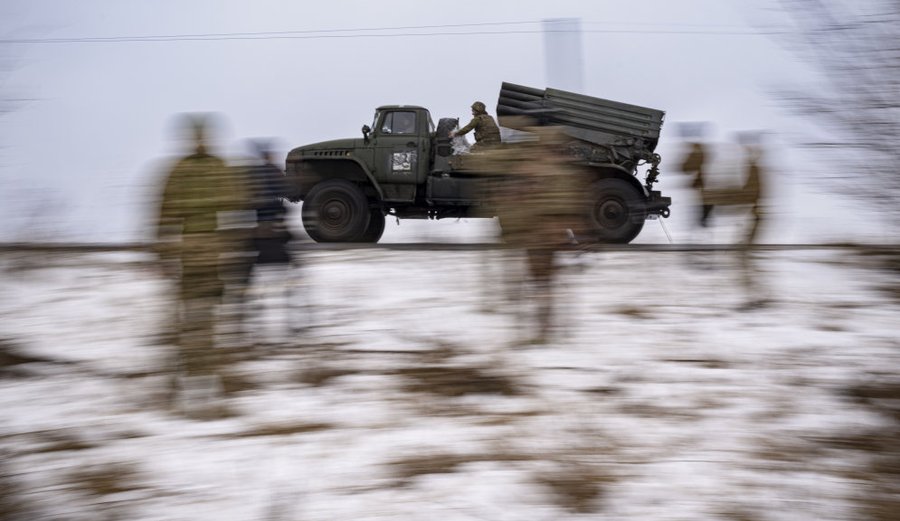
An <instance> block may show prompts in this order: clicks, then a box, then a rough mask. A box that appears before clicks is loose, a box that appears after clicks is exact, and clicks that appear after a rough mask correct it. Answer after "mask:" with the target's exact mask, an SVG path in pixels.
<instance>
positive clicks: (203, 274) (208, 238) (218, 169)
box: [157, 121, 246, 375]
mask: <svg viewBox="0 0 900 521" xmlns="http://www.w3.org/2000/svg"><path fill="white" fill-rule="evenodd" d="M193 125H194V129H193V130H194V132H195V136H194V137H195V147H196V148H195V152H194V153H193V154H191V155H189V156H187V157H185V158H182V159H181V160H179V161H178V162H176V164H175V165H174V166H173V167H172V169H171V170H170V172H169V173H168V175H167V177H166V181H165V188H164V190H163V193H162V198H161V201H160V207H159V221H158V228H157V238H158V240H159V243H158V244H159V249H158V252H159V254H160V258H161V260H162V261H163V263H164V266H169V267H171V266H173V265H177V267H178V268H179V269H177V270H172V269H170V270H169V274H170V275H172V276H173V278H175V279H176V280H177V283H178V292H177V297H178V302H179V307H180V309H179V310H178V311H179V313H178V316H179V318H177V319H176V322H177V325H176V327H175V330H176V331H175V333H176V335H177V344H178V347H179V354H180V362H181V364H182V366H183V369H184V371H185V373H186V374H188V375H196V374H208V373H210V372H211V371H212V370H214V367H215V365H216V363H215V357H214V353H213V330H214V325H215V324H214V312H215V306H216V304H217V303H218V302H219V301H220V299H221V297H222V294H223V291H224V285H223V281H222V279H221V277H220V275H221V274H222V273H223V272H224V271H226V270H227V269H229V268H230V266H228V263H229V262H233V257H232V258H231V259H229V257H228V256H227V255H226V254H232V255H233V254H234V252H235V251H236V250H238V249H240V248H241V246H242V244H244V243H245V241H246V238H245V237H240V236H238V235H237V234H235V233H234V232H226V233H229V235H226V233H223V232H222V231H221V230H220V229H219V220H220V216H221V212H227V211H239V210H243V209H245V207H246V197H245V192H244V187H243V183H242V182H241V180H240V178H239V177H238V176H237V175H236V174H235V172H234V170H231V169H229V168H227V167H226V165H225V163H224V162H223V161H222V160H221V159H219V158H218V157H216V156H213V155H210V154H209V153H207V151H206V149H205V146H204V144H203V131H204V129H203V125H202V122H200V121H193Z"/></svg>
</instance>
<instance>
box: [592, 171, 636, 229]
mask: <svg viewBox="0 0 900 521" xmlns="http://www.w3.org/2000/svg"><path fill="white" fill-rule="evenodd" d="M591 194H592V200H593V204H592V205H591V207H590V212H589V214H588V223H589V225H590V228H591V231H592V232H593V234H594V237H595V238H596V239H597V240H598V241H599V242H605V243H615V244H627V243H629V242H631V241H632V240H634V238H635V237H637V236H638V234H639V233H641V229H643V227H644V222H645V221H646V220H647V204H646V201H645V200H644V194H643V193H641V192H640V191H639V190H638V189H637V188H635V187H634V186H633V185H632V184H631V183H629V182H628V181H625V180H624V179H616V178H608V179H601V180H599V181H597V182H595V183H594V184H593V185H592V186H591Z"/></svg>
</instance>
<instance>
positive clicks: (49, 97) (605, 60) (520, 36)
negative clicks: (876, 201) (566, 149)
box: [0, 0, 841, 241]
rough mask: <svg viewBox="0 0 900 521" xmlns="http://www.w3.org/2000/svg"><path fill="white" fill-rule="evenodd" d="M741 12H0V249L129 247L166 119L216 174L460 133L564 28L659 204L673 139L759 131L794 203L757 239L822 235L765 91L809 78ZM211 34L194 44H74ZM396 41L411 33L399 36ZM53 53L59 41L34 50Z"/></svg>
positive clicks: (353, 5) (727, 6)
mask: <svg viewBox="0 0 900 521" xmlns="http://www.w3.org/2000/svg"><path fill="white" fill-rule="evenodd" d="M746 4H748V3H747V2H741V1H738V0H730V1H723V0H682V1H678V2H671V1H668V0H645V1H643V2H611V1H596V2H586V1H567V0H556V1H553V2H544V1H529V0H524V1H523V0H518V1H492V2H483V1H480V2H476V1H469V0H460V1H456V2H440V3H439V2H428V1H422V0H409V1H403V0H382V1H372V0H369V1H332V2H324V1H320V2H298V1H275V0H263V1H260V0H255V1H253V2H249V1H237V0H232V1H222V0H215V1H183V0H178V1H149V0H147V1H137V0H135V1H127V2H122V1H112V0H110V1H96V0H80V1H78V2H69V1H63V0H58V1H50V0H22V1H5V2H3V4H2V6H0V38H3V39H4V40H5V43H3V44H0V53H2V58H3V59H2V61H0V67H2V68H3V70H2V71H0V89H2V90H0V97H2V98H7V99H8V98H15V99H25V101H22V102H18V103H16V104H14V105H13V108H14V110H12V111H11V112H8V113H6V114H5V115H2V116H0V145H2V149H0V175H2V181H3V182H2V187H0V198H2V199H0V201H2V203H3V205H2V210H0V217H2V218H3V224H2V225H0V240H11V239H21V238H27V237H22V236H21V235H23V234H24V233H26V232H27V234H29V235H31V234H35V233H39V232H40V233H44V234H46V235H47V236H48V237H51V238H59V239H70V240H102V241H117V240H134V239H137V238H141V234H142V232H143V231H144V228H143V226H142V224H143V223H144V222H145V219H146V217H147V208H148V206H149V204H150V202H149V201H150V197H151V196H152V195H153V194H154V193H155V191H156V190H157V187H156V186H155V184H156V183H157V182H158V179H159V176H160V173H161V169H162V167H163V165H164V164H165V158H166V157H170V156H172V155H173V154H175V153H176V152H177V151H178V150H177V146H176V143H174V142H173V141H172V139H171V135H170V134H171V133H170V127H171V120H172V116H173V115H174V114H177V113H179V112H188V111H216V112H221V113H222V114H223V115H224V116H225V117H226V119H227V122H228V123H227V126H226V128H225V131H224V132H223V134H222V136H221V139H220V141H219V143H220V145H221V146H220V151H221V152H222V153H223V154H224V155H226V156H229V157H236V156H238V155H240V153H241V152H242V151H243V149H242V140H243V139H245V138H252V137H276V138H278V139H279V140H280V143H281V149H282V151H286V150H287V149H288V148H290V147H293V146H298V145H301V144H307V143H311V142H315V141H322V140H326V139H334V138H340V137H351V136H356V135H358V134H359V128H360V127H361V126H362V124H363V123H369V122H370V120H371V116H372V112H373V109H374V107H376V106H378V105H382V104H389V103H401V104H418V105H423V106H426V107H428V108H429V109H430V110H431V112H432V115H433V117H434V118H435V120H436V119H437V118H440V117H447V116H454V117H456V116H463V117H465V116H467V115H468V107H469V105H470V104H471V103H472V101H474V100H476V99H479V100H483V101H485V102H486V103H487V105H488V107H489V110H490V111H491V112H493V107H494V106H495V105H496V99H497V94H498V90H499V86H500V83H501V82H503V81H511V82H515V83H521V84H525V85H529V86H534V87H539V88H543V87H546V86H553V85H548V78H546V77H545V57H544V45H543V42H544V40H543V35H542V33H541V28H542V25H541V21H542V20H545V19H548V18H563V17H565V18H570V17H571V18H578V19H580V20H581V27H582V30H583V34H582V43H583V55H584V62H585V63H584V71H583V85H584V92H585V93H586V94H589V95H594V96H599V97H604V98H610V99H614V100H617V101H622V102H627V103H633V104H638V105H645V106H649V107H653V108H658V109H662V110H665V111H666V113H667V114H666V122H667V123H666V127H664V130H663V139H662V143H661V146H660V149H659V152H661V153H662V154H663V161H664V162H663V182H662V185H661V186H662V188H663V190H664V191H666V192H671V193H672V194H673V196H674V195H675V194H682V193H683V188H684V186H686V182H685V180H684V179H683V178H682V177H680V176H679V175H678V173H677V172H674V171H673V167H674V165H677V163H678V156H679V154H680V151H679V149H678V136H677V132H676V125H675V124H676V123H677V122H679V121H698V120H702V121H712V122H714V123H715V128H716V130H717V136H716V137H717V138H718V139H722V140H724V139H727V138H728V136H729V133H730V132H732V131H737V130H744V129H769V130H773V131H775V132H776V135H777V138H776V139H774V140H773V143H772V148H773V151H774V153H775V154H777V160H776V161H775V163H776V164H775V165H773V174H777V175H779V176H783V177H784V179H785V181H784V182H783V186H784V189H783V190H782V191H781V194H780V196H779V197H781V198H785V197H789V198H790V201H791V203H790V204H789V205H788V204H781V206H782V213H787V214H789V215H788V217H787V218H785V219H784V221H785V222H786V223H788V224H787V225H786V226H782V227H780V234H773V233H772V232H771V231H770V235H769V237H770V239H772V240H804V239H806V238H807V237H809V238H812V239H815V238H817V237H819V236H820V234H821V232H822V230H823V229H825V230H827V229H829V228H832V224H831V223H830V221H828V218H827V217H826V218H824V219H825V220H824V221H823V218H822V217H821V216H817V215H815V213H817V212H818V211H817V210H815V207H816V206H818V205H820V204H821V202H819V199H816V198H812V196H809V195H807V194H806V189H805V188H802V187H800V185H797V184H796V182H799V181H798V180H799V179H800V178H801V177H802V172H805V171H809V170H810V167H809V165H808V164H807V163H806V162H805V160H804V156H802V155H800V154H799V153H798V152H796V151H791V150H789V149H787V148H785V147H784V146H783V143H784V141H785V140H786V138H785V136H789V135H791V134H792V133H795V132H797V131H798V129H800V128H802V127H803V124H802V123H801V122H793V121H792V120H791V119H790V118H787V117H786V116H785V115H784V114H783V111H782V109H781V108H780V107H779V106H778V104H777V102H776V101H775V100H774V99H772V97H771V96H770V95H769V92H770V91H771V89H772V88H773V87H776V86H778V85H782V84H792V83H804V82H806V83H814V82H815V80H816V78H815V75H814V73H813V71H811V70H810V69H808V68H807V67H805V66H803V65H802V64H798V63H795V62H794V61H793V60H792V58H791V56H790V55H789V54H788V53H786V52H785V51H784V50H783V49H782V48H781V47H780V46H779V45H778V44H777V43H775V41H774V40H773V39H772V38H771V37H770V36H767V35H765V34H759V33H761V32H767V31H769V30H778V29H779V28H783V25H784V24H785V23H786V22H785V20H784V18H783V16H781V15H780V14H779V13H778V11H777V10H772V9H769V8H767V7H769V4H768V3H767V2H754V3H753V6H752V7H750V6H748V5H746ZM773 5H777V4H773ZM464 24H473V25H464ZM474 24H482V25H474ZM425 26H432V27H425ZM436 26H442V27H436ZM361 29H382V30H373V31H362V30H361ZM300 31H307V32H300ZM311 31H335V32H319V33H316V32H311ZM274 32H290V33H285V34H271V33H274ZM222 33H227V34H228V36H227V37H225V38H219V39H214V40H207V41H204V40H202V39H178V40H175V41H122V40H121V39H119V41H113V42H97V41H83V40H84V39H90V38H116V37H140V36H167V35H208V34H222ZM233 33H268V34H264V35H260V34H243V35H235V34H233ZM411 33H422V34H423V35H419V36H402V35H409V34H411ZM450 33H479V34H450ZM204 38H205V37H204ZM55 39H63V40H66V41H64V42H55V43H52V42H48V41H47V40H55ZM72 39H74V40H72ZM34 40H39V41H38V42H36V41H34ZM79 40H81V41H79ZM11 41H12V42H11ZM773 157H775V156H774V155H773ZM815 197H818V196H815ZM679 202H680V201H679V200H678V199H676V204H675V205H674V206H673V214H674V215H673V218H672V220H671V223H672V225H673V226H674V227H675V229H676V230H678V228H679V225H681V226H683V225H684V223H686V222H687V221H685V220H683V218H684V216H685V215H687V213H688V212H689V211H690V209H689V208H687V207H686V206H685V204H686V200H685V198H684V197H682V198H681V202H683V203H682V205H681V206H680V207H679ZM780 203H783V201H780ZM828 204H829V205H832V206H833V205H834V204H836V203H834V202H831V201H830V202H829V203H828ZM787 206H791V207H802V208H805V209H807V210H809V213H802V214H796V211H795V210H793V209H792V210H790V212H788V210H787V209H785V207H787ZM804 212H806V210H804ZM840 221H841V220H840V219H835V225H837V224H839V223H840ZM645 235H647V234H646V233H645ZM642 237H644V236H643V235H642ZM659 237H662V236H659ZM659 237H658V236H656V235H652V236H650V239H648V240H657V239H658V238H659ZM663 239H664V237H663Z"/></svg>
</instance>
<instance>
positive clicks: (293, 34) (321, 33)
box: [0, 21, 776, 44]
mask: <svg viewBox="0 0 900 521" xmlns="http://www.w3.org/2000/svg"><path fill="white" fill-rule="evenodd" d="M537 23H542V22H541V21H522V22H485V23H469V24H443V25H419V26H399V27H377V28H357V29H328V30H303V31H260V32H234V33H199V34H170V35H144V36H110V37H76V38H23V39H4V40H0V43H5V44H69V43H128V42H171V41H224V40H320V39H351V38H409V37H438V36H498V35H521V34H543V33H588V34H591V33H600V34H638V33H639V34H643V35H646V36H653V35H661V34H693V35H721V36H759V35H769V34H776V33H773V32H758V31H730V30H727V31H726V30H707V31H700V30H650V31H647V30H641V29H588V30H581V31H579V30H571V29H546V30H545V29H527V30H497V31H431V32H400V33H387V34H384V33H381V34H379V33H375V32H374V31H398V30H417V31H421V30H425V29H442V28H444V29H446V28H465V27H485V26H510V25H528V24H537ZM589 23H590V24H605V23H612V22H589ZM631 25H651V26H655V25H660V24H641V23H635V24H631ZM694 25H696V24H686V25H684V26H694ZM707 27H729V26H707ZM330 33H332V34H330ZM333 33H340V34H333ZM356 33H370V34H356Z"/></svg>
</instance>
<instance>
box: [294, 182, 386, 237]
mask: <svg viewBox="0 0 900 521" xmlns="http://www.w3.org/2000/svg"><path fill="white" fill-rule="evenodd" d="M302 215H303V228H305V229H306V233H308V234H309V236H310V237H312V239H313V240H314V241H316V242H353V241H358V240H360V239H361V238H362V236H363V234H364V233H365V232H366V230H367V228H368V226H369V217H370V215H369V204H368V201H366V196H365V194H363V192H362V190H360V188H359V187H358V186H356V185H355V184H353V183H351V182H350V181H346V180H344V179H327V180H325V181H322V182H320V183H319V184H317V185H315V186H314V187H312V190H310V191H309V194H308V195H307V196H306V199H305V200H304V201H303V212H302Z"/></svg>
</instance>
